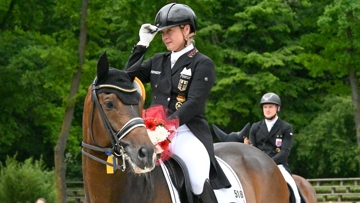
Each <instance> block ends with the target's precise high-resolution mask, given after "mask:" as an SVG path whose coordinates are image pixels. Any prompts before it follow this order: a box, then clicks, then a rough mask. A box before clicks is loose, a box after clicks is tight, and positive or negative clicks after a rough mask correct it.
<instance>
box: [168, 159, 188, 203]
mask: <svg viewBox="0 0 360 203" xmlns="http://www.w3.org/2000/svg"><path fill="white" fill-rule="evenodd" d="M164 165H165V166H166V168H167V170H168V172H169V174H170V178H171V181H172V183H173V185H174V187H175V188H176V189H177V191H178V192H179V198H180V200H181V202H189V203H194V195H193V193H192V191H191V185H190V178H189V172H188V170H187V168H186V165H185V163H184V162H183V161H182V160H181V159H180V157H178V156H176V155H175V154H173V155H172V157H171V158H170V159H168V160H166V161H165V162H164Z"/></svg>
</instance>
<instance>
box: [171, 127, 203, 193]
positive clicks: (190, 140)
mask: <svg viewBox="0 0 360 203" xmlns="http://www.w3.org/2000/svg"><path fill="white" fill-rule="evenodd" d="M171 146H172V152H173V154H175V155H177V156H179V157H180V158H181V159H182V160H183V161H184V162H185V165H186V167H187V169H188V171H189V176H190V184H191V187H192V192H193V193H194V194H195V195H200V194H201V193H202V191H203V187H204V182H205V180H206V179H207V178H209V172H210V158H209V154H208V152H207V150H206V148H205V146H204V145H203V143H202V142H200V140H199V139H198V138H197V137H196V136H195V135H194V134H193V133H192V132H191V131H190V129H189V128H188V127H187V126H186V125H185V124H184V125H182V126H180V127H179V128H178V130H177V136H175V138H174V139H173V140H172V142H171Z"/></svg>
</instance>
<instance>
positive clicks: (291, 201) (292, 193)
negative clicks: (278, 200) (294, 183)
mask: <svg viewBox="0 0 360 203" xmlns="http://www.w3.org/2000/svg"><path fill="white" fill-rule="evenodd" d="M287 186H288V189H289V193H290V198H289V203H295V202H296V199H295V195H294V190H293V189H292V188H291V186H290V185H289V184H287ZM298 191H299V195H300V202H301V203H308V202H307V201H306V200H305V198H304V196H303V194H302V193H301V191H300V189H299V187H298Z"/></svg>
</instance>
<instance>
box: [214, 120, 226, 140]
mask: <svg viewBox="0 0 360 203" xmlns="http://www.w3.org/2000/svg"><path fill="white" fill-rule="evenodd" d="M212 126H213V129H214V132H215V135H216V136H217V137H218V138H219V139H220V141H221V142H225V141H226V139H227V138H228V136H229V135H228V134H226V133H225V132H223V131H222V130H220V128H219V127H217V126H216V125H214V124H213V125H212Z"/></svg>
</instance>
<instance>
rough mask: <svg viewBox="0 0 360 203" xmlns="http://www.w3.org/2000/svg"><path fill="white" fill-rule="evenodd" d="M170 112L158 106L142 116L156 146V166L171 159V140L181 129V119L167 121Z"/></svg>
mask: <svg viewBox="0 0 360 203" xmlns="http://www.w3.org/2000/svg"><path fill="white" fill-rule="evenodd" d="M169 111H170V110H169V109H167V108H165V107H163V106H160V105H158V106H152V107H150V108H148V109H146V110H144V111H143V115H142V117H143V120H144V122H145V126H146V129H147V132H148V134H149V137H150V140H151V141H152V143H153V144H154V146H155V150H156V154H157V160H156V164H159V163H160V160H161V161H165V160H167V159H169V158H170V157H171V155H172V152H171V147H170V146H171V140H172V139H173V138H174V137H175V135H176V129H177V128H178V127H179V119H171V120H169V119H167V113H168V112H169Z"/></svg>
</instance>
